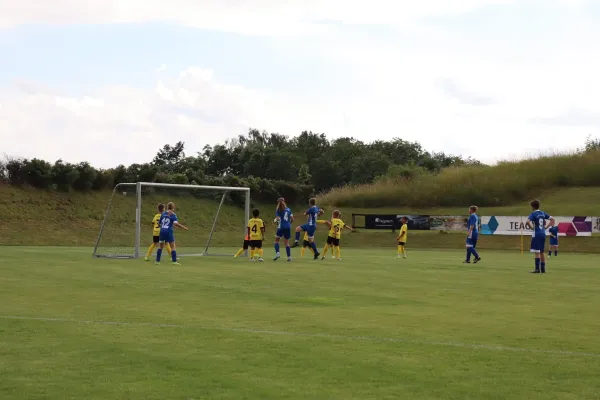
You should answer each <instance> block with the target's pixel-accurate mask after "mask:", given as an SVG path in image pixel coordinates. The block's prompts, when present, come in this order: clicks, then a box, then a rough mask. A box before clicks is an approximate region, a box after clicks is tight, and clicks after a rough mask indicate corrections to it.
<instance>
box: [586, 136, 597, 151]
mask: <svg viewBox="0 0 600 400" xmlns="http://www.w3.org/2000/svg"><path fill="white" fill-rule="evenodd" d="M597 150H600V138H592V137H591V136H588V137H587V139H586V140H585V151H597Z"/></svg>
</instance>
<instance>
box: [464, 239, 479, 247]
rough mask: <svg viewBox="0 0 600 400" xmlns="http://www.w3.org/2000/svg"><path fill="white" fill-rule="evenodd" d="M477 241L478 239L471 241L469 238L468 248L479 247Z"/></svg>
mask: <svg viewBox="0 0 600 400" xmlns="http://www.w3.org/2000/svg"><path fill="white" fill-rule="evenodd" d="M477 239H478V238H476V237H474V238H471V239H469V238H467V247H472V248H475V247H477Z"/></svg>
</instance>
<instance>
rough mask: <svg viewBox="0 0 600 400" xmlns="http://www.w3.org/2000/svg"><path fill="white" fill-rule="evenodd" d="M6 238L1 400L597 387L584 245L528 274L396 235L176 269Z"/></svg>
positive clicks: (589, 265)
mask: <svg viewBox="0 0 600 400" xmlns="http://www.w3.org/2000/svg"><path fill="white" fill-rule="evenodd" d="M3 250H4V251H3V256H2V257H3V260H2V264H1V267H0V288H1V290H0V377H1V379H0V398H1V399H3V400H9V399H102V400H105V399H295V398H298V399H306V398H314V399H324V398H327V399H392V398H398V399H438V398H439V399H544V400H547V399H598V398H600V379H598V376H600V336H599V335H598V332H599V331H600V318H598V309H599V308H600V296H599V295H598V287H599V286H600V272H599V270H598V260H597V256H596V255H580V254H567V253H565V254H563V255H560V256H559V257H558V258H556V259H554V258H553V259H551V260H550V261H549V264H548V273H547V274H545V275H533V274H529V273H528V271H529V270H530V269H531V267H532V260H531V256H530V255H529V254H527V255H526V256H525V255H519V254H518V253H516V252H492V251H482V257H483V261H482V262H481V263H480V264H477V265H463V264H461V260H462V259H463V257H464V255H463V252H462V251H417V250H411V249H410V247H409V258H408V259H407V260H396V259H394V256H395V254H394V248H393V247H392V248H391V249H389V250H386V249H371V250H350V249H348V248H344V249H343V254H342V256H343V257H344V261H342V262H337V261H334V260H325V261H312V260H309V258H308V256H307V257H306V258H305V259H299V257H298V254H295V256H296V259H295V260H294V262H293V263H285V262H281V261H278V262H277V263H273V262H272V261H266V262H265V263H250V262H249V261H248V260H247V259H237V260H234V259H229V258H209V257H203V258H185V257H183V258H182V261H181V262H182V264H183V265H182V266H178V267H174V266H171V265H169V264H167V263H164V265H161V266H155V265H154V264H152V263H144V262H143V261H139V260H106V259H92V258H91V249H89V248H67V247H65V248H51V247H3ZM294 252H295V253H297V250H294ZM269 255H272V250H271V249H270V248H268V249H267V250H266V254H265V256H269Z"/></svg>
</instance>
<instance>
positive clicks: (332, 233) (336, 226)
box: [321, 210, 354, 261]
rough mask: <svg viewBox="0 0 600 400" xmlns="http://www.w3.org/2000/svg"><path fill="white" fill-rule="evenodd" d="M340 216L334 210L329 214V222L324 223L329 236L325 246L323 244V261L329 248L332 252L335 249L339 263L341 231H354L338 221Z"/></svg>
mask: <svg viewBox="0 0 600 400" xmlns="http://www.w3.org/2000/svg"><path fill="white" fill-rule="evenodd" d="M341 216H342V213H340V212H339V210H334V211H333V213H332V214H331V221H326V223H327V226H329V235H328V236H327V244H325V248H324V249H323V257H321V260H324V259H325V255H326V254H327V250H328V249H329V247H331V248H332V250H333V249H334V248H335V251H336V253H337V254H336V256H337V259H338V260H340V261H341V260H342V254H341V253H342V252H341V250H340V239H341V238H342V231H343V230H344V228H345V229H348V230H350V231H354V229H352V228H351V227H349V226H348V225H346V224H345V223H344V221H342V220H341V219H340V217H341ZM336 256H334V258H336Z"/></svg>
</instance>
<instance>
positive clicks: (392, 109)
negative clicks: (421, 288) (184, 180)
mask: <svg viewBox="0 0 600 400" xmlns="http://www.w3.org/2000/svg"><path fill="white" fill-rule="evenodd" d="M598 38H600V2H598V1H594V0H587V1H586V0H545V1H542V0H452V1H447V0H420V1H405V0H395V1H392V0H370V1H368V2H364V1H361V2H358V1H356V0H349V1H348V0H302V1H300V0H294V1H291V0H245V1H242V0H219V1H217V0H212V1H209V0H171V1H166V0H160V1H159V0H144V1H142V0H88V1H81V0H53V1H48V2H45V3H44V2H40V1H39V0H19V1H18V2H16V1H12V0H0V143H1V144H0V154H4V155H6V156H11V157H25V158H34V157H35V158H42V159H45V160H48V161H54V160H57V159H63V160H65V161H68V162H80V161H89V162H91V163H92V164H93V165H95V166H97V167H103V168H106V167H112V166H116V165H118V164H125V165H128V164H131V163H135V162H147V161H150V160H151V159H152V158H153V157H154V155H155V154H156V152H157V150H158V149H159V148H161V147H162V146H163V145H164V144H166V143H171V144H174V143H176V142H177V141H184V142H185V143H186V150H187V151H186V152H187V154H188V155H193V154H194V153H195V152H198V151H201V150H202V148H203V147H204V146H205V145H215V144H217V143H222V142H224V141H225V140H226V139H228V138H233V137H236V136H237V135H240V134H245V133H246V132H247V131H248V129H249V128H256V129H259V130H266V131H268V132H277V133H281V134H285V135H290V136H293V135H298V134H299V133H300V132H302V131H303V130H309V131H313V132H318V133H321V132H322V133H325V134H326V135H327V136H328V137H330V138H337V137H348V136H351V137H355V138H357V139H359V140H363V141H365V142H369V141H373V140H376V139H381V140H389V139H392V138H396V137H398V138H402V139H404V140H409V141H417V142H419V143H421V145H422V146H423V147H424V148H425V149H427V150H430V151H443V152H445V153H451V154H456V155H462V156H465V157H469V156H470V157H474V158H477V159H479V160H482V161H484V162H486V163H494V162H496V161H498V160H505V159H517V158H522V157H527V156H532V155H537V154H541V153H549V152H562V151H569V150H572V149H575V148H578V147H581V146H582V145H583V144H584V142H585V139H586V137H588V136H592V137H600V73H599V72H598V71H600V42H598Z"/></svg>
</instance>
